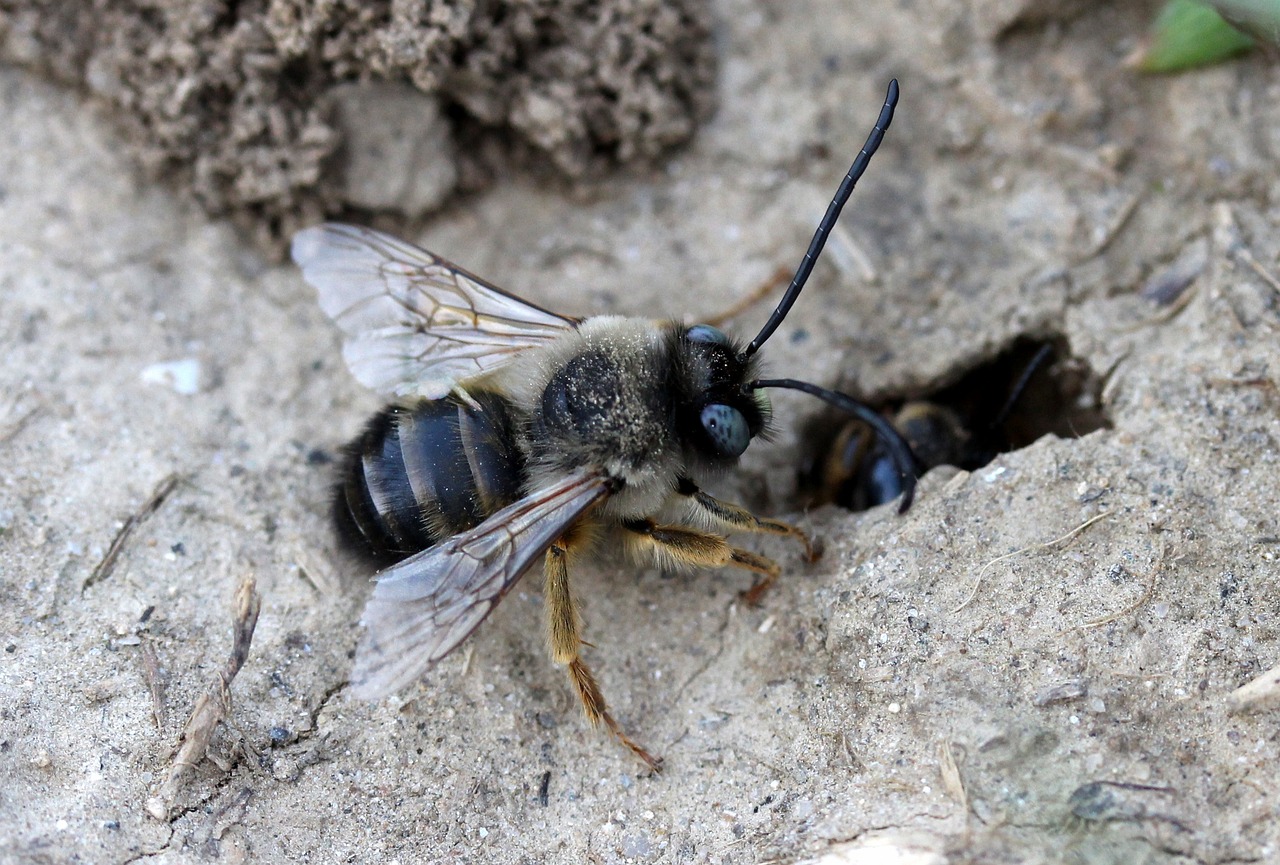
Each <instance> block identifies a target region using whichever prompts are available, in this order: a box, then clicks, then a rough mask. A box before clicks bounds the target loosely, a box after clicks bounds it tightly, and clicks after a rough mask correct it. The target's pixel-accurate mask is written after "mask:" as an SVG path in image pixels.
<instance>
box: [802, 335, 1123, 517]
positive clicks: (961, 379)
mask: <svg viewBox="0 0 1280 865" xmlns="http://www.w3.org/2000/svg"><path fill="white" fill-rule="evenodd" d="M1102 385H1103V377H1102V376H1099V375H1098V374H1097V373H1096V372H1095V371H1094V370H1093V369H1091V368H1090V367H1089V365H1088V364H1087V363H1085V362H1084V361H1083V360H1081V359H1079V358H1076V357H1073V356H1072V355H1071V350H1070V346H1068V344H1067V341H1066V339H1065V338H1063V337H1060V336H1057V337H1047V338H1043V339H1032V338H1029V337H1021V338H1019V339H1017V340H1016V341H1014V343H1013V344H1012V345H1011V346H1009V347H1008V348H1007V349H1005V350H1004V351H1002V352H1000V354H998V355H997V356H996V357H994V358H993V359H991V360H988V361H986V362H983V363H981V364H979V365H978V366H976V367H973V368H970V369H967V370H960V371H958V372H957V375H956V376H955V377H954V378H953V379H952V380H951V382H950V383H947V384H944V385H941V386H939V387H937V388H935V389H933V390H930V391H928V392H926V393H922V394H918V395H915V394H912V395H904V396H902V397H898V398H895V399H889V400H885V401H882V402H879V403H875V404H873V405H874V407H875V408H876V409H878V410H879V411H881V412H882V413H883V414H884V415H885V417H887V418H889V419H890V421H891V422H893V423H894V425H895V426H896V427H897V428H898V430H899V431H900V432H902V433H903V435H904V436H906V438H907V440H908V441H910V442H911V444H912V450H913V451H914V452H915V454H916V457H917V459H918V460H919V461H920V463H921V474H923V473H924V472H925V471H928V470H929V469H931V468H935V467H937V466H939V465H954V466H956V467H958V468H962V469H965V470H968V471H972V470H974V469H978V468H981V467H982V466H984V465H986V464H987V463H989V462H991V461H992V460H994V459H995V458H996V457H997V456H999V455H1000V454H1002V453H1007V452H1009V451H1014V450H1018V449H1019V448H1024V447H1026V446H1027V445H1029V444H1031V443H1032V442H1034V441H1036V440H1037V439H1039V438H1040V437H1041V436H1045V435H1049V434H1053V435H1056V436H1059V437H1061V438H1078V437H1079V436H1083V435H1086V434H1088V433H1091V432H1093V431H1094V430H1097V429H1110V428H1111V421H1110V419H1109V418H1108V417H1107V416H1106V413H1105V412H1104V411H1103V409H1102V406H1101V400H1100V398H1099V396H1100V393H1101V390H1102ZM803 435H804V440H805V442H806V444H807V447H806V453H807V454H808V458H807V459H806V461H805V463H804V464H802V466H801V468H800V493H801V497H802V499H803V500H804V501H805V503H806V504H808V505H819V504H828V503H833V502H834V503H835V504H838V505H842V506H843V507H846V508H850V509H852V510H864V509H866V508H869V507H874V506H875V505H878V504H883V503H884V502H886V501H891V500H893V499H894V498H896V497H897V494H898V493H899V492H900V491H901V488H900V482H899V480H898V478H897V473H896V471H895V470H894V468H893V463H892V461H891V460H889V458H888V455H887V454H886V453H885V452H884V450H883V448H882V447H881V446H880V444H879V442H878V441H877V440H876V439H875V438H874V437H873V436H872V435H871V434H870V431H869V430H868V428H867V427H866V426H865V425H864V424H862V423H860V422H858V421H850V420H849V419H848V418H847V417H846V416H844V415H840V414H838V413H835V412H827V413H824V414H822V415H819V416H818V417H816V418H815V419H813V420H812V421H810V422H809V423H808V424H806V427H805V430H804V433H803Z"/></svg>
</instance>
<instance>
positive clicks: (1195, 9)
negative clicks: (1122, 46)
mask: <svg viewBox="0 0 1280 865" xmlns="http://www.w3.org/2000/svg"><path fill="white" fill-rule="evenodd" d="M1252 47H1253V39H1251V38H1250V37H1248V36H1246V35H1245V34H1243V33H1241V32H1240V31H1239V30H1237V29H1235V28H1234V27H1232V26H1231V25H1230V24H1228V23H1227V22H1226V20H1224V19H1223V17H1222V16H1221V15H1219V14H1218V13H1217V12H1216V11H1215V10H1214V9H1213V8H1212V7H1210V6H1208V5H1207V4H1205V3H1201V2H1198V0H1168V2H1167V3H1165V5H1164V8H1163V9H1161V10H1160V13H1159V14H1158V15H1156V20H1155V21H1154V22H1153V23H1152V25H1151V33H1150V34H1149V35H1148V37H1147V39H1146V40H1145V42H1144V44H1143V45H1142V46H1141V47H1140V48H1139V49H1138V51H1136V52H1135V53H1134V55H1133V56H1132V57H1130V59H1129V61H1128V62H1129V65H1131V66H1133V67H1135V68H1137V69H1139V70H1141V71H1143V72H1179V71H1181V70H1183V69H1191V68H1193V67H1196V66H1205V65H1208V64H1210V63H1217V62H1219V61H1222V60H1225V59H1227V58H1228V57H1233V56H1235V55H1236V54H1239V53H1241V52H1243V51H1247V50H1248V49H1250V48H1252Z"/></svg>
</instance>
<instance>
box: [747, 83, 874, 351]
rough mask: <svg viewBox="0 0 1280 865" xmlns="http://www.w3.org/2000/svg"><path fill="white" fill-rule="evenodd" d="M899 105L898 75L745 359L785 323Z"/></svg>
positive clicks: (749, 346) (750, 345) (749, 347)
mask: <svg viewBox="0 0 1280 865" xmlns="http://www.w3.org/2000/svg"><path fill="white" fill-rule="evenodd" d="M897 106H898V79H896V78H895V79H893V80H892V81H890V82H889V92H888V93H887V94H885V97H884V107H882V108H881V109H880V117H879V118H878V119H877V120H876V126H875V129H872V130H871V134H870V135H868V136H867V143H866V144H864V145H862V150H861V151H860V152H859V153H858V156H857V158H856V159H854V160H853V165H851V166H849V173H848V174H846V175H845V176H844V180H842V181H841V182H840V188H839V189H837V190H836V194H835V197H834V198H832V199H831V203H830V204H828V205H827V212H826V214H825V215H824V216H823V217H822V222H820V223H818V230H817V231H815V232H814V233H813V240H811V241H809V249H808V251H806V252H805V254H804V258H803V259H802V260H801V261H800V266H799V267H798V268H796V275H795V276H793V277H792V278H791V285H789V286H788V287H787V293H786V294H784V295H783V296H782V302H781V303H779V304H778V308H777V309H775V310H774V311H773V315H771V316H769V320H768V321H767V322H765V325H764V327H763V328H761V329H760V332H759V333H758V334H756V338H755V339H753V340H751V343H750V344H749V345H748V346H747V347H746V348H745V349H743V351H742V357H743V359H746V358H748V357H751V355H753V354H755V353H756V351H758V350H759V348H760V346H762V345H764V343H765V340H767V339H768V338H769V337H771V336H773V332H774V331H775V330H777V329H778V325H780V324H782V320H783V319H784V318H786V317H787V313H788V312H790V311H791V306H792V304H794V303H795V302H796V298H798V297H799V296H800V290H801V289H802V288H804V284H805V282H807V281H808V279H809V274H810V273H811V272H812V271H813V265H814V263H816V262H817V260H818V256H819V255H821V254H822V248H823V247H824V246H826V245H827V237H828V236H829V235H830V234H831V229H833V228H834V227H835V224H836V220H837V219H839V218H840V211H841V209H842V208H843V207H844V204H845V202H846V201H848V200H849V196H850V195H852V194H853V187H854V186H855V185H856V184H857V182H858V179H859V178H860V177H862V173H863V172H864V171H866V170H867V164H868V163H870V162H871V157H872V155H873V154H874V153H875V152H876V149H877V148H879V147H880V142H881V141H882V140H884V133H885V130H886V129H888V128H889V122H890V121H891V120H893V109H894V108H896V107H897Z"/></svg>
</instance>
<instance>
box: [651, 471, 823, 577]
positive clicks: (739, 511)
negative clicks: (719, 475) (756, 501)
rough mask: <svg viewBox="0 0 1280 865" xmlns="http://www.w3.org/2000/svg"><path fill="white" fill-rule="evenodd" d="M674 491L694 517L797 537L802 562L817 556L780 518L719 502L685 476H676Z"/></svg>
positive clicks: (806, 540)
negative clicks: (685, 500)
mask: <svg viewBox="0 0 1280 865" xmlns="http://www.w3.org/2000/svg"><path fill="white" fill-rule="evenodd" d="M676 492H678V493H680V495H682V496H687V497H688V498H689V501H690V502H691V503H692V504H693V507H694V509H695V511H696V514H697V516H699V517H701V518H702V519H703V520H705V521H706V522H708V523H711V524H712V525H717V526H722V527H723V528H724V529H725V530H726V531H740V532H756V533H759V534H767V535H791V536H792V537H794V538H798V539H799V540H800V543H802V544H804V557H805V560H806V561H809V562H816V561H817V560H818V555H817V553H816V552H815V551H814V549H813V544H812V543H810V541H809V536H808V535H806V534H805V533H804V532H803V531H801V530H800V529H799V528H797V527H796V526H793V525H790V524H789V523H784V522H782V521H781V520H771V519H768V518H767V517H758V516H756V515H755V514H753V513H751V511H749V510H747V509H746V508H744V507H742V506H741V505H734V504H730V503H729V502H722V501H720V500H719V499H717V498H716V497H715V496H711V495H708V494H707V493H705V492H703V491H702V490H701V489H699V488H698V485H697V484H695V483H694V482H693V481H691V480H689V479H688V478H680V481H679V485H678V486H677V487H676Z"/></svg>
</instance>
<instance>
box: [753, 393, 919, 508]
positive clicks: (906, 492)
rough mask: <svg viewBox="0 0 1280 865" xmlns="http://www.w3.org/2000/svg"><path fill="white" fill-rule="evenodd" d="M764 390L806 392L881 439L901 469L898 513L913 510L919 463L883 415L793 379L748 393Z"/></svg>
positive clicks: (856, 401) (858, 403)
mask: <svg viewBox="0 0 1280 865" xmlns="http://www.w3.org/2000/svg"><path fill="white" fill-rule="evenodd" d="M762 387H784V388H790V389H791V390H799V391H804V392H805V393H807V394H809V395H811V396H816V397H817V398H818V399H821V400H825V401H826V402H829V403H831V404H832V405H833V406H835V407H836V408H838V409H840V410H841V411H846V412H848V413H849V414H851V415H853V416H854V417H856V418H857V419H858V420H860V421H862V422H863V423H864V424H866V425H867V426H869V427H871V428H872V429H873V430H875V432H876V435H878V436H880V440H881V441H882V442H884V443H885V446H886V447H888V448H889V455H890V456H891V457H893V464H894V467H896V468H897V469H898V475H899V477H900V478H901V479H902V504H900V505H898V513H900V514H905V513H906V512H907V508H909V507H911V502H912V501H913V500H914V499H915V497H916V472H917V471H918V469H919V465H920V464H919V461H918V460H917V459H916V455H915V454H914V453H912V451H911V445H910V444H908V443H907V440H906V439H905V438H903V437H902V433H900V432H898V431H897V430H896V429H894V427H893V424H891V423H889V422H888V421H887V420H885V419H884V416H883V415H881V414H880V413H879V412H878V411H876V410H875V409H873V408H872V407H871V406H869V405H867V404H866V403H864V402H859V401H858V400H856V399H854V398H853V397H851V396H849V395H848V394H844V393H840V392H839V391H835V390H827V389H826V388H825V387H818V386H817V385H816V384H809V382H807V381H797V380H796V379H794V378H770V379H763V378H758V379H756V380H755V381H753V382H751V383H749V384H748V385H746V389H747V390H758V389H760V388H762Z"/></svg>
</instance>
